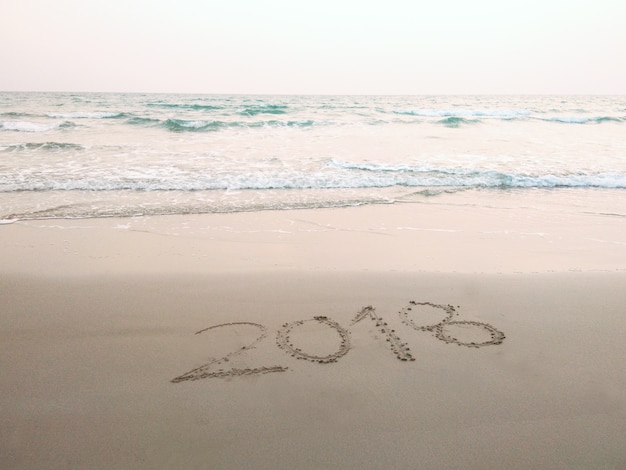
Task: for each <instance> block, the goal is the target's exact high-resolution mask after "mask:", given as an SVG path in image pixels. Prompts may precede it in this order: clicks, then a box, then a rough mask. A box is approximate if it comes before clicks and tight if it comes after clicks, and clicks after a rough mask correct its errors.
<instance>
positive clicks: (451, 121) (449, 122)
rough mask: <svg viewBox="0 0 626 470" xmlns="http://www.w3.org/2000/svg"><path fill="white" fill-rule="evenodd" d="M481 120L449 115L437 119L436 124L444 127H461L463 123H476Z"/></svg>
mask: <svg viewBox="0 0 626 470" xmlns="http://www.w3.org/2000/svg"><path fill="white" fill-rule="evenodd" d="M480 122H482V121H481V120H480V119H467V118H462V117H457V116H450V117H447V118H444V119H441V120H440V121H437V124H442V125H444V126H446V127H461V126H462V125H464V124H477V123H480Z"/></svg>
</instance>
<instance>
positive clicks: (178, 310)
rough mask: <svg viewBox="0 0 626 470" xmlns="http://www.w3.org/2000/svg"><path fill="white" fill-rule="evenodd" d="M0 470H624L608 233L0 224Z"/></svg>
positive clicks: (625, 348) (158, 222)
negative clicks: (448, 469) (506, 469)
mask: <svg viewBox="0 0 626 470" xmlns="http://www.w3.org/2000/svg"><path fill="white" fill-rule="evenodd" d="M0 238H1V239H2V244H1V248H0V259H1V260H2V266H1V267H0V299H1V304H0V309H1V311H0V335H1V341H0V370H1V371H2V373H1V374H0V420H1V422H2V423H3V424H2V426H1V427H0V467H2V468H18V469H20V468H24V469H26V468H233V469H235V468H238V469H239V468H315V469H319V468H354V469H364V468H372V469H374V468H551V469H560V468H563V469H565V468H568V469H569V468H624V467H625V466H626V450H625V449H626V446H625V443H626V441H625V440H624V436H626V398H625V396H626V395H625V394H624V393H623V390H626V372H625V369H624V367H623V360H622V359H623V358H624V357H626V343H625V342H624V337H626V322H625V321H624V314H625V312H626V311H625V310H624V308H625V307H624V306H625V305H626V289H624V286H625V285H626V230H624V221H623V219H622V218H619V217H616V216H608V215H607V216H601V215H598V214H586V215H585V214H582V213H581V214H577V215H572V214H570V215H569V216H568V217H567V218H566V219H565V218H563V219H559V218H558V217H554V214H545V213H544V212H543V211H536V210H530V209H529V210H528V211H524V210H516V211H507V210H506V209H502V208H498V207H495V208H492V209H486V208H484V207H482V208H474V209H472V208H469V207H467V206H465V207H456V206H453V205H448V206H445V207H441V206H436V205H431V206H427V205H426V206H419V205H397V206H375V207H357V208H350V209H329V210H312V211H308V210H307V211H288V212H266V213H249V214H223V215H205V216H176V217H156V218H144V219H101V220H74V221H72V220H65V221H61V220H48V221H30V222H28V221H24V222H16V223H14V224H11V225H5V226H2V227H0Z"/></svg>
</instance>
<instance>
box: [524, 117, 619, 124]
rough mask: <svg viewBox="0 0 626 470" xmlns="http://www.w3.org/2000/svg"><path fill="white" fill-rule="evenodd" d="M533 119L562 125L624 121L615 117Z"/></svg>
mask: <svg viewBox="0 0 626 470" xmlns="http://www.w3.org/2000/svg"><path fill="white" fill-rule="evenodd" d="M535 119H538V120H541V121H547V122H557V123H562V124H603V123H607V122H612V123H621V122H625V121H626V119H624V118H619V117H615V116H591V117H588V116H551V117H535Z"/></svg>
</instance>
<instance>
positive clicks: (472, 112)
mask: <svg viewBox="0 0 626 470" xmlns="http://www.w3.org/2000/svg"><path fill="white" fill-rule="evenodd" d="M392 112H393V113H394V114H403V115H409V116H420V117H432V118H446V117H456V118H481V117H482V118H501V119H511V118H520V117H527V116H530V114H531V113H530V111H529V110H528V109H409V110H394V111H392Z"/></svg>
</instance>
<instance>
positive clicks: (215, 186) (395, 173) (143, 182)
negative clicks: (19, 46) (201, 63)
mask: <svg viewBox="0 0 626 470" xmlns="http://www.w3.org/2000/svg"><path fill="white" fill-rule="evenodd" d="M396 186H398V187H409V188H441V187H446V188H499V189H509V188H607V189H626V174H623V173H616V172H598V173H562V174H556V173H555V174H550V173H546V174H534V175H532V174H524V173H508V172H502V171H496V170H462V169H446V168H412V169H396V170H391V169H389V168H386V169H382V170H374V169H372V168H367V167H365V166H357V167H352V168H350V167H344V168H343V169H342V170H341V171H337V170H335V171H331V170H330V169H327V171H317V172H312V173H311V172H304V171H298V170H289V169H282V168H281V169H273V170H264V171H263V170H262V171H253V172H245V173H244V172H241V171H240V172H237V173H234V172H233V173H227V172H225V173H223V174H221V175H220V176H219V177H216V176H215V173H213V172H207V173H206V174H202V173H198V174H196V173H191V172H188V173H183V174H180V173H177V172H171V175H170V174H169V173H168V172H166V171H162V172H160V173H158V174H150V173H145V174H143V175H138V174H136V173H135V172H131V173H129V174H124V173H120V174H117V175H115V174H113V175H109V174H105V173H104V172H101V173H100V174H85V175H81V176H75V175H68V176H60V175H59V176H51V177H45V178H43V177H40V175H15V176H12V175H0V192H18V191H42V192H45V191H92V192H94V191H96V192H97V191H133V192H151V191H181V192H196V191H213V190H309V189H315V190H327V189H368V188H391V187H396Z"/></svg>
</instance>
